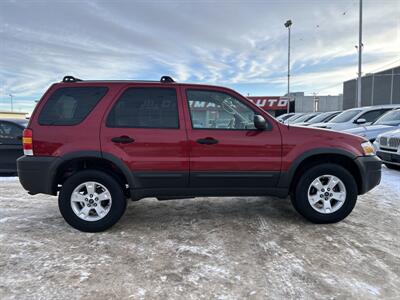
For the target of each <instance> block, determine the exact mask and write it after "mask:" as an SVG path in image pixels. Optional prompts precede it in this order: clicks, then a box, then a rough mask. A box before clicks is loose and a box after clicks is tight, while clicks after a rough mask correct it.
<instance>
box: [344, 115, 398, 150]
mask: <svg viewBox="0 0 400 300" xmlns="http://www.w3.org/2000/svg"><path fill="white" fill-rule="evenodd" d="M397 128H400V109H396V110H392V111H389V112H387V113H386V114H384V115H383V116H382V117H380V118H379V119H378V120H376V121H375V122H374V123H372V125H370V126H361V127H358V128H352V129H347V130H345V131H344V132H346V133H351V134H355V135H359V136H362V137H365V138H366V139H368V140H370V141H371V142H373V141H375V139H376V137H377V136H378V135H379V134H381V133H384V132H387V131H392V130H395V129H397Z"/></svg>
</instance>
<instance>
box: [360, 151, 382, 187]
mask: <svg viewBox="0 0 400 300" xmlns="http://www.w3.org/2000/svg"><path fill="white" fill-rule="evenodd" d="M355 163H356V164H357V166H358V170H359V171H360V175H361V186H360V190H359V194H360V195H362V194H365V193H366V192H368V191H370V190H372V189H373V188H374V187H376V186H377V185H378V184H379V183H380V182H381V175H382V170H381V166H382V161H381V160H380V159H379V157H377V156H376V155H374V156H360V157H357V158H356V159H355Z"/></svg>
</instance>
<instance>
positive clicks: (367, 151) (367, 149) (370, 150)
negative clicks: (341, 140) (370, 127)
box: [361, 142, 375, 156]
mask: <svg viewBox="0 0 400 300" xmlns="http://www.w3.org/2000/svg"><path fill="white" fill-rule="evenodd" d="M361 148H362V149H363V151H364V155H365V156H371V155H375V149H374V146H372V144H371V142H364V143H362V144H361Z"/></svg>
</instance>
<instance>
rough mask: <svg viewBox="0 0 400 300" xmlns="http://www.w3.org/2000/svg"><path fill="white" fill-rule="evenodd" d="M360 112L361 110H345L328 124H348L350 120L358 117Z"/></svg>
mask: <svg viewBox="0 0 400 300" xmlns="http://www.w3.org/2000/svg"><path fill="white" fill-rule="evenodd" d="M360 112H362V110H361V109H352V110H346V111H344V112H342V113H340V114H338V115H337V116H336V117H334V118H333V119H332V120H331V121H330V122H331V123H344V122H348V121H350V120H351V119H353V118H354V117H355V116H356V115H358V114H359V113H360Z"/></svg>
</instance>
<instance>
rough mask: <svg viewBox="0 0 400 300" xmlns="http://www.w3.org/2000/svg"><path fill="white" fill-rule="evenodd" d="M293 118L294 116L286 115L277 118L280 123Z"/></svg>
mask: <svg viewBox="0 0 400 300" xmlns="http://www.w3.org/2000/svg"><path fill="white" fill-rule="evenodd" d="M292 116H293V114H284V115H281V116H279V117H277V118H276V119H277V120H278V121H285V120H287V119H289V118H290V117H292Z"/></svg>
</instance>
